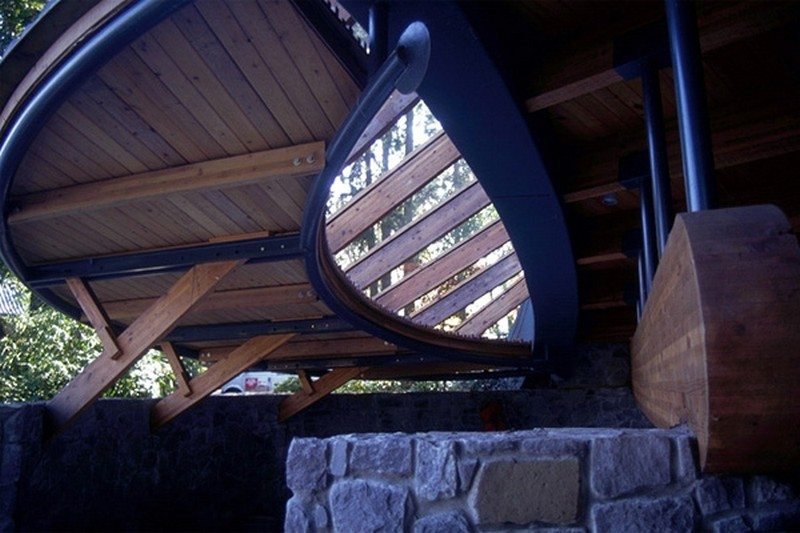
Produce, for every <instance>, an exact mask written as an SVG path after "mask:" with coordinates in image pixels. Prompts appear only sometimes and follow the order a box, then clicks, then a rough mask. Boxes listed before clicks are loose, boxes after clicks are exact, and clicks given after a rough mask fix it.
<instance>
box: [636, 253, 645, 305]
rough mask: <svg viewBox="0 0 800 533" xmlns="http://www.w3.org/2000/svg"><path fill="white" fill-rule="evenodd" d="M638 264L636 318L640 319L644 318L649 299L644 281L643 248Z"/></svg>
mask: <svg viewBox="0 0 800 533" xmlns="http://www.w3.org/2000/svg"><path fill="white" fill-rule="evenodd" d="M636 266H637V269H638V272H639V301H637V302H636V318H637V320H638V319H641V318H642V312H643V311H644V302H645V300H647V287H645V282H644V280H645V274H644V257H643V254H642V251H641V250H639V260H638V261H637V262H636Z"/></svg>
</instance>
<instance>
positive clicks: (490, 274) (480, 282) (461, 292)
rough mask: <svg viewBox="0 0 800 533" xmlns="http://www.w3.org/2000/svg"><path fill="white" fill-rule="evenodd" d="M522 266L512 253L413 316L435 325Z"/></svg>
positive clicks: (516, 271)
mask: <svg viewBox="0 0 800 533" xmlns="http://www.w3.org/2000/svg"><path fill="white" fill-rule="evenodd" d="M521 268H522V267H521V266H520V264H519V259H517V254H516V253H511V254H509V255H507V256H506V257H504V258H502V259H501V260H499V261H498V262H497V263H495V264H493V265H492V266H490V267H487V268H485V269H483V270H482V271H480V272H478V273H476V274H475V275H473V276H471V277H470V278H468V279H466V280H464V281H463V282H461V283H459V284H458V285H456V286H455V287H453V288H452V289H451V290H450V291H448V292H447V294H445V295H443V296H440V297H439V298H438V299H437V300H436V301H435V302H433V303H432V304H430V305H428V306H426V307H424V308H422V309H420V310H419V311H417V312H415V313H414V314H412V315H411V316H412V317H413V318H414V320H415V321H418V322H420V323H421V324H426V325H429V326H434V325H436V324H439V323H440V322H441V321H442V320H444V319H446V318H447V317H449V316H450V315H452V314H454V313H456V312H458V311H460V310H462V309H464V308H465V307H466V306H468V305H469V304H471V303H472V302H474V301H475V300H476V299H478V298H480V297H481V296H483V295H484V294H486V293H487V292H489V291H491V290H492V289H494V288H495V287H497V286H499V285H500V284H501V283H503V282H505V281H506V280H508V279H509V278H511V277H513V276H514V275H516V274H517V273H519V271H520V269H521Z"/></svg>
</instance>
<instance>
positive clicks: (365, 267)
mask: <svg viewBox="0 0 800 533" xmlns="http://www.w3.org/2000/svg"><path fill="white" fill-rule="evenodd" d="M489 203H490V200H489V197H488V196H486V193H485V192H484V190H483V188H481V186H480V184H479V183H477V182H476V183H473V184H471V185H469V186H468V187H466V188H465V189H463V190H462V191H460V192H459V193H457V194H456V195H455V196H453V197H452V198H450V199H449V200H447V201H446V202H443V203H442V204H441V205H439V206H438V207H437V208H436V209H432V210H430V211H428V212H427V213H426V214H424V215H423V216H422V217H420V218H419V219H417V220H416V221H414V222H413V223H411V224H408V225H406V226H405V227H404V228H402V229H401V230H399V231H398V232H397V233H395V234H394V235H392V237H390V238H389V239H386V240H385V241H383V242H381V243H380V244H378V245H377V246H375V247H374V248H372V249H371V250H370V251H369V252H368V253H367V254H366V255H365V256H364V257H362V258H361V259H360V260H359V261H358V262H356V263H354V264H352V265H350V266H349V267H347V268H346V269H345V271H346V272H347V276H348V277H349V278H350V280H351V281H352V282H353V283H354V284H355V285H356V286H357V287H359V288H363V287H366V286H368V285H369V284H370V283H372V282H373V281H375V280H376V279H378V278H380V277H381V276H382V275H383V274H385V273H386V272H389V271H390V270H391V269H392V268H394V267H396V266H397V265H399V264H400V263H402V262H403V261H404V260H405V259H407V258H408V257H410V256H412V255H414V254H415V253H417V252H418V251H420V250H422V249H423V248H425V247H426V246H428V245H429V244H431V243H432V242H434V241H435V240H436V239H438V238H440V237H442V236H443V235H444V234H446V233H447V232H448V231H450V230H451V229H453V228H455V227H456V226H458V225H459V224H460V223H462V222H464V221H465V220H466V219H468V218H469V217H470V216H472V215H473V214H475V213H477V212H478V211H479V210H480V209H482V208H484V207H486V206H487V205H489Z"/></svg>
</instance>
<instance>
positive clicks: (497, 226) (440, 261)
mask: <svg viewBox="0 0 800 533" xmlns="http://www.w3.org/2000/svg"><path fill="white" fill-rule="evenodd" d="M506 242H508V234H507V233H506V230H505V227H504V226H503V223H502V222H500V221H499V220H498V221H496V222H494V223H492V224H490V225H489V226H487V227H485V228H484V229H482V230H481V231H479V232H478V233H476V234H475V235H473V236H472V237H470V238H469V239H466V240H464V241H462V242H460V243H459V244H458V245H457V246H454V247H453V248H452V249H450V250H448V251H447V253H445V254H444V255H442V256H441V257H438V258H436V259H435V260H434V261H430V262H428V263H426V264H424V265H422V266H421V267H419V268H417V269H416V270H414V271H413V272H411V273H410V274H407V275H406V276H405V277H404V278H403V279H401V280H400V281H398V282H397V283H395V284H393V285H392V286H391V287H389V288H388V289H387V290H384V291H382V292H381V293H380V294H379V295H378V296H377V297H376V298H375V301H377V302H378V303H379V304H380V305H382V306H384V307H386V308H387V309H389V310H391V311H397V310H398V309H402V308H403V307H405V306H406V305H408V304H409V303H411V302H413V301H414V300H415V299H416V298H419V296H420V287H423V288H424V287H428V288H433V287H438V286H439V285H441V284H442V283H444V282H445V281H446V280H448V279H449V278H451V277H453V276H455V275H456V274H458V273H459V272H461V271H462V270H464V269H466V268H467V267H468V266H470V265H471V264H473V263H474V262H475V261H477V260H478V259H480V258H481V257H483V256H485V255H487V254H488V253H489V252H491V251H492V250H496V249H497V248H499V247H500V246H502V245H503V244H504V243H506Z"/></svg>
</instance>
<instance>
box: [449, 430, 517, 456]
mask: <svg viewBox="0 0 800 533" xmlns="http://www.w3.org/2000/svg"><path fill="white" fill-rule="evenodd" d="M518 443H519V442H518V438H517V437H516V436H515V435H514V434H509V433H474V434H471V435H469V436H468V437H467V438H464V439H461V440H460V442H459V447H460V448H461V452H462V453H463V454H464V455H466V456H470V457H485V456H487V455H492V454H495V453H501V452H510V451H514V450H515V449H516V448H517V444H518Z"/></svg>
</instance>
